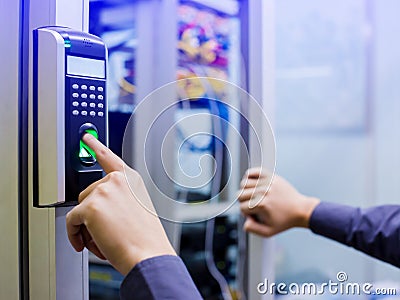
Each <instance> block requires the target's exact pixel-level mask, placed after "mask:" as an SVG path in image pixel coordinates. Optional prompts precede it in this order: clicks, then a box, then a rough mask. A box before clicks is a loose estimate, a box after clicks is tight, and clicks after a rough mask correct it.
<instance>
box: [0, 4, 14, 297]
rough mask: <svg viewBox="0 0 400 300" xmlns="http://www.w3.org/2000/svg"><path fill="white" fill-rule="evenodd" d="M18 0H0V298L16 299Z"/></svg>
mask: <svg viewBox="0 0 400 300" xmlns="http://www.w3.org/2000/svg"><path fill="white" fill-rule="evenodd" d="M18 37H19V1H7V0H0V45H1V55H0V66H1V68H0V92H1V96H0V97H1V98H0V99H1V101H0V102H1V109H0V157H1V158H2V159H1V160H0V170H2V173H1V175H0V195H1V197H0V226H1V229H2V234H1V236H0V266H1V271H0V299H18V297H19V286H18V283H19V277H18V127H17V126H18V55H19V51H18V49H19V40H18Z"/></svg>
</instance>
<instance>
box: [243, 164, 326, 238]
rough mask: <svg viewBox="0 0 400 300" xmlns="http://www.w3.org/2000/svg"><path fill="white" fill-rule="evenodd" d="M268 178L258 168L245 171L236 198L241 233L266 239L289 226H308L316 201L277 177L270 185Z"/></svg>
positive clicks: (317, 201)
mask: <svg viewBox="0 0 400 300" xmlns="http://www.w3.org/2000/svg"><path fill="white" fill-rule="evenodd" d="M271 177H272V174H269V173H267V172H265V170H262V169H261V168H252V169H249V170H247V172H246V174H245V175H244V176H243V179H242V181H241V183H240V188H241V189H240V191H239V197H238V199H239V201H240V210H241V212H242V213H243V214H244V215H245V216H246V222H245V223H244V226H243V228H244V230H245V231H248V232H252V233H255V234H258V235H261V236H264V237H270V236H273V235H275V234H277V233H280V232H282V231H285V230H287V229H290V228H293V227H306V228H307V227H309V220H310V216H311V214H312V212H313V210H314V208H315V207H316V206H317V205H318V203H319V202H320V201H319V199H317V198H312V197H307V196H304V195H302V194H300V193H299V192H298V191H297V190H296V189H295V188H294V187H293V186H292V185H291V184H290V183H289V182H287V181H286V180H285V179H283V178H282V177H279V176H277V175H275V176H273V178H272V183H271ZM270 183H271V185H270Z"/></svg>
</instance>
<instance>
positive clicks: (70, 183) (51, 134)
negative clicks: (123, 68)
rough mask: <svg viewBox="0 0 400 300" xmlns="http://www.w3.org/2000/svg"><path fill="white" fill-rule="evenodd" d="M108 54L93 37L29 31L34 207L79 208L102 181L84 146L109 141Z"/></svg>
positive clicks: (66, 30) (50, 29) (92, 156)
mask: <svg viewBox="0 0 400 300" xmlns="http://www.w3.org/2000/svg"><path fill="white" fill-rule="evenodd" d="M106 80H107V48H106V46H105V45H104V43H103V41H102V40H101V39H100V38H98V37H96V36H94V35H91V34H88V33H85V32H80V31H75V30H72V29H69V28H66V27H42V28H38V29H35V30H34V31H33V103H32V104H33V106H32V108H33V204H34V206H35V207H52V206H69V205H74V204H77V201H78V196H79V193H80V192H81V191H82V190H84V189H85V188H86V187H87V186H88V185H90V184H91V183H93V182H94V181H96V180H99V179H100V178H102V176H103V170H102V168H101V166H100V165H99V164H98V163H97V160H96V154H95V153H94V152H93V150H92V149H90V148H89V147H88V146H87V145H86V144H85V143H84V142H83V141H82V137H83V135H84V134H85V133H88V134H92V135H93V136H95V137H96V138H97V139H99V140H100V141H101V142H102V143H103V144H107V140H108V133H107V128H108V122H107V97H106Z"/></svg>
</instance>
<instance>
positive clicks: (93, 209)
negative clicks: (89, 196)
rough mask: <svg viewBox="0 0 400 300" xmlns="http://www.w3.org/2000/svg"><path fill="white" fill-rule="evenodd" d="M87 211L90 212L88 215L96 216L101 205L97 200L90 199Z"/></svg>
mask: <svg viewBox="0 0 400 300" xmlns="http://www.w3.org/2000/svg"><path fill="white" fill-rule="evenodd" d="M85 205H86V211H87V212H88V214H87V215H88V216H92V217H93V216H95V215H96V214H97V213H98V212H99V211H100V208H99V205H98V203H96V201H88V202H87V203H86V204H85Z"/></svg>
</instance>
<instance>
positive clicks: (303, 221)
mask: <svg viewBox="0 0 400 300" xmlns="http://www.w3.org/2000/svg"><path fill="white" fill-rule="evenodd" d="M320 202H321V201H320V200H319V199H318V198H314V197H307V196H304V201H301V206H300V208H299V211H298V220H299V223H298V226H297V227H303V228H309V227H310V218H311V215H312V213H313V211H314V209H315V208H316V207H317V205H318V204H319V203H320Z"/></svg>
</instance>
